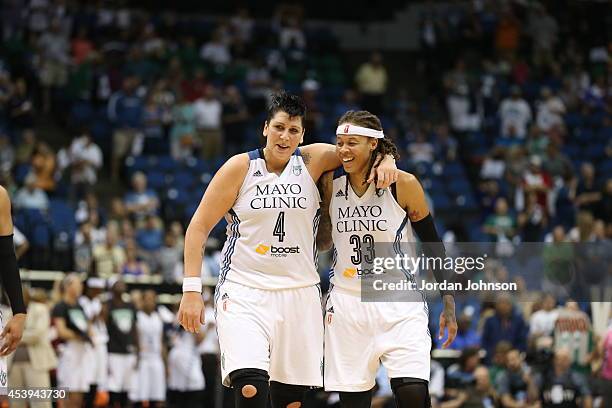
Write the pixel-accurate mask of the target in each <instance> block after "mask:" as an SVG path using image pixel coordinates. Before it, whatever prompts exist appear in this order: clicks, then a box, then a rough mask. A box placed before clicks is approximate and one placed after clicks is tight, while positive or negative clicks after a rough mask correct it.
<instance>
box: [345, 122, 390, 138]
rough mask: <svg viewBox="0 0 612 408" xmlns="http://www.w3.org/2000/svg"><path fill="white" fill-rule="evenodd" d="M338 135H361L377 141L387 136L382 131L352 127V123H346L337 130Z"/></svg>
mask: <svg viewBox="0 0 612 408" xmlns="http://www.w3.org/2000/svg"><path fill="white" fill-rule="evenodd" d="M336 135H359V136H368V137H374V138H376V139H384V137H385V134H384V133H383V131H382V130H375V129H370V128H366V127H361V126H355V125H351V124H350V123H345V124H343V125H340V126H338V128H337V129H336Z"/></svg>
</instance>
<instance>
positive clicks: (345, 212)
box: [336, 205, 387, 233]
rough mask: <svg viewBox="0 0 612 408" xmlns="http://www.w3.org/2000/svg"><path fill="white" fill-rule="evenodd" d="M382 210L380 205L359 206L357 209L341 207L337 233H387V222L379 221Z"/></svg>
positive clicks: (384, 220)
mask: <svg viewBox="0 0 612 408" xmlns="http://www.w3.org/2000/svg"><path fill="white" fill-rule="evenodd" d="M381 215H382V208H381V207H380V206H379V205H358V206H355V207H339V208H338V221H337V222H336V231H338V232H340V233H342V232H362V231H386V230H387V220H386V219H379V218H380V216H381Z"/></svg>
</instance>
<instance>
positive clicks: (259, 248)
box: [255, 244, 270, 255]
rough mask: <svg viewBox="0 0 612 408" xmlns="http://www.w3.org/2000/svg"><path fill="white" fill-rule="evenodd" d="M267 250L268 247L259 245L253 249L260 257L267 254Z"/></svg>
mask: <svg viewBox="0 0 612 408" xmlns="http://www.w3.org/2000/svg"><path fill="white" fill-rule="evenodd" d="M269 250H270V247H269V246H267V245H264V244H259V245H257V248H255V252H257V253H258V254H260V255H265V254H267V253H268V251H269Z"/></svg>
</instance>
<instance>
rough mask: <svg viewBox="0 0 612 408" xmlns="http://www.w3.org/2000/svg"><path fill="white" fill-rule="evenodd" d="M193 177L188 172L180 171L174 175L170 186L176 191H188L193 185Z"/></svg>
mask: <svg viewBox="0 0 612 408" xmlns="http://www.w3.org/2000/svg"><path fill="white" fill-rule="evenodd" d="M195 180H196V179H195V177H194V176H193V174H191V173H190V172H188V171H180V172H178V173H176V174H175V175H174V180H173V181H172V185H173V186H174V187H176V188H178V189H184V190H190V189H191V188H192V187H193V186H194V185H195Z"/></svg>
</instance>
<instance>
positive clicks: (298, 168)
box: [291, 164, 302, 176]
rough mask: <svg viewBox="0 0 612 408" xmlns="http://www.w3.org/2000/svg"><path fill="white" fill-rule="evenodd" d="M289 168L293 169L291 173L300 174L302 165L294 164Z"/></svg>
mask: <svg viewBox="0 0 612 408" xmlns="http://www.w3.org/2000/svg"><path fill="white" fill-rule="evenodd" d="M291 170H292V171H293V175H295V176H299V175H300V174H302V165H301V164H296V165H295V166H293V167H292V168H291Z"/></svg>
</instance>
